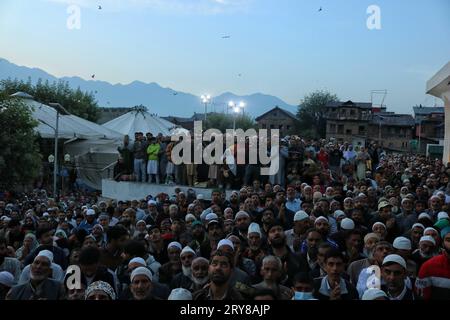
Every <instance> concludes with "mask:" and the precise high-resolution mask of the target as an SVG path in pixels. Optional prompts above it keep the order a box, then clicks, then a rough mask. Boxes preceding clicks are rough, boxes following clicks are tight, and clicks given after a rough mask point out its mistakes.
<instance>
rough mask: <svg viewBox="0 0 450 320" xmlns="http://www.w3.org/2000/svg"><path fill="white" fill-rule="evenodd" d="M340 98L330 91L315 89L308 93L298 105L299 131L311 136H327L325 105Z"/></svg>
mask: <svg viewBox="0 0 450 320" xmlns="http://www.w3.org/2000/svg"><path fill="white" fill-rule="evenodd" d="M338 100H339V99H338V97H337V96H336V95H335V94H331V93H330V92H328V91H314V92H312V93H310V94H307V95H306V96H305V97H304V98H303V99H302V100H301V102H300V105H299V106H298V111H297V118H298V124H297V125H298V128H297V130H298V132H299V133H300V134H301V135H303V136H305V137H309V138H325V134H326V120H325V118H324V116H323V115H324V113H325V106H326V105H327V104H328V103H330V102H333V101H338Z"/></svg>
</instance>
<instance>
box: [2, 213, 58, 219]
mask: <svg viewBox="0 0 450 320" xmlns="http://www.w3.org/2000/svg"><path fill="white" fill-rule="evenodd" d="M42 216H43V217H48V216H50V215H49V214H48V212H44V213H43V214H42ZM10 220H11V219H8V221H10Z"/></svg>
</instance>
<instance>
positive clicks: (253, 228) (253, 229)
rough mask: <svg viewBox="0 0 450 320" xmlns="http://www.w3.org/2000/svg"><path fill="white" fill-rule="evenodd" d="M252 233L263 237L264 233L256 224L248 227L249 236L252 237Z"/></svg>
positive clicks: (253, 223)
mask: <svg viewBox="0 0 450 320" xmlns="http://www.w3.org/2000/svg"><path fill="white" fill-rule="evenodd" d="M250 233H257V234H259V236H260V237H261V236H262V233H261V228H260V227H259V224H257V223H255V222H252V223H250V225H249V226H248V232H247V234H249V235H250Z"/></svg>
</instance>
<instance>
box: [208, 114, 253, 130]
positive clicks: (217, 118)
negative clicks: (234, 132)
mask: <svg viewBox="0 0 450 320" xmlns="http://www.w3.org/2000/svg"><path fill="white" fill-rule="evenodd" d="M250 128H256V124H255V121H254V120H253V119H252V118H251V117H249V116H248V115H245V114H244V115H239V116H236V129H243V130H244V131H245V130H247V129H250ZM208 129H218V130H219V131H220V132H222V133H225V132H226V129H233V115H230V114H224V113H212V114H208V117H207V118H206V122H204V123H203V130H208Z"/></svg>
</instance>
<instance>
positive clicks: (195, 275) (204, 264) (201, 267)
mask: <svg viewBox="0 0 450 320" xmlns="http://www.w3.org/2000/svg"><path fill="white" fill-rule="evenodd" d="M208 268H209V261H208V260H207V259H205V258H203V257H198V258H195V259H194V260H192V264H191V270H192V276H191V280H192V283H191V286H190V287H189V288H186V289H188V290H189V291H190V292H192V293H193V292H196V291H198V290H200V289H202V288H203V286H204V285H205V284H206V283H207V282H208V281H209V277H208Z"/></svg>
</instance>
